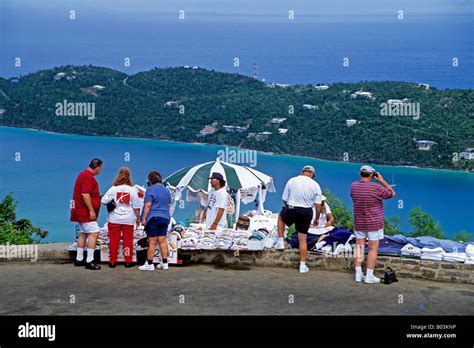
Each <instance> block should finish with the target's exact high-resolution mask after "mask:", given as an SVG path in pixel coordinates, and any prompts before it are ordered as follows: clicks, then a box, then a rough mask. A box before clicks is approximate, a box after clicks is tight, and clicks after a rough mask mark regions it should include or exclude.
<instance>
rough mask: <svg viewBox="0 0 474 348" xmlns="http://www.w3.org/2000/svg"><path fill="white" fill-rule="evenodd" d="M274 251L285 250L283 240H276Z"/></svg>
mask: <svg viewBox="0 0 474 348" xmlns="http://www.w3.org/2000/svg"><path fill="white" fill-rule="evenodd" d="M275 249H276V250H285V241H283V240H280V239H279V240H277V242H276V244H275Z"/></svg>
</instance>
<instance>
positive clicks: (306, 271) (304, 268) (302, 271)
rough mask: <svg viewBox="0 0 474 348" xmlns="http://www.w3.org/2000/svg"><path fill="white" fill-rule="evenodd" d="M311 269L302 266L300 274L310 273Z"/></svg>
mask: <svg viewBox="0 0 474 348" xmlns="http://www.w3.org/2000/svg"><path fill="white" fill-rule="evenodd" d="M308 272H309V268H308V266H306V265H300V273H308Z"/></svg>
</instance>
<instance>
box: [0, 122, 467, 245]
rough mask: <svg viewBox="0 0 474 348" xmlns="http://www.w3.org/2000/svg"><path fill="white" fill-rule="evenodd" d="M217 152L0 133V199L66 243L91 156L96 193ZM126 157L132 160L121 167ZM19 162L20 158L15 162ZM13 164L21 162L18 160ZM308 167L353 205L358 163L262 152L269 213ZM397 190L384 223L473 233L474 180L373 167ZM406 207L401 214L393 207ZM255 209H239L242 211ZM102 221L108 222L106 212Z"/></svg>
mask: <svg viewBox="0 0 474 348" xmlns="http://www.w3.org/2000/svg"><path fill="white" fill-rule="evenodd" d="M221 149H223V147H222V146H215V145H201V144H185V143H175V142H164V141H156V140H144V139H128V138H109V137H90V136H79V135H63V134H53V133H48V132H42V131H35V130H27V129H13V128H5V127H0V196H1V197H2V198H3V196H4V195H5V194H6V193H8V192H12V193H13V195H14V197H15V199H16V200H17V201H18V203H19V207H18V209H17V216H18V218H22V217H26V218H29V219H31V220H32V221H33V223H34V224H35V225H37V226H41V227H43V228H45V229H47V230H49V231H50V235H49V237H48V240H49V241H71V240H72V239H73V238H74V226H73V224H72V223H70V222H69V200H70V199H71V196H72V188H73V184H74V180H75V177H76V175H77V174H78V173H79V172H80V171H81V170H82V169H84V168H85V167H86V166H87V164H88V163H89V160H90V159H91V158H92V157H96V156H97V157H100V158H102V159H103V160H104V169H103V171H102V173H101V174H100V175H99V176H98V177H97V179H98V181H99V185H100V191H101V193H104V192H105V190H106V189H107V188H108V187H109V185H110V184H111V182H112V180H113V178H114V175H115V174H116V171H117V170H118V168H119V167H121V166H128V167H129V168H131V170H132V173H133V178H134V182H135V183H137V184H142V185H143V184H144V183H145V182H146V175H147V173H148V172H149V171H150V170H152V169H153V170H159V171H160V172H161V173H162V174H163V176H167V175H169V174H171V173H172V172H174V171H176V170H178V169H180V168H182V167H185V166H189V165H193V164H198V163H202V162H206V161H212V160H214V159H215V158H217V157H218V151H219V150H221ZM127 153H128V154H129V157H130V161H129V162H127V161H125V159H126V156H127ZM18 155H20V156H21V158H19V157H18ZM16 159H20V160H19V161H16ZM306 164H311V165H313V166H315V167H316V171H317V174H316V179H317V181H318V182H319V183H320V185H321V187H322V188H328V189H330V190H331V191H332V192H333V193H334V194H336V195H337V196H338V197H340V198H341V199H343V200H344V201H345V202H346V203H347V204H349V205H350V204H351V202H350V197H349V185H350V183H351V182H352V181H354V180H357V177H358V175H357V174H358V168H359V166H360V164H354V163H341V162H331V161H322V160H317V159H313V158H304V157H296V156H284V155H282V156H280V155H278V156H277V155H267V154H262V153H259V154H258V156H257V166H256V169H257V170H260V171H262V172H264V173H267V174H269V175H271V176H273V178H274V181H275V186H276V189H277V193H269V194H268V195H267V202H266V208H269V209H272V210H274V211H277V210H279V208H280V206H281V205H280V204H281V203H280V202H281V193H282V191H283V187H284V185H285V184H286V181H287V180H288V179H289V178H290V177H292V176H295V175H297V174H298V172H299V171H300V170H301V168H302V167H303V166H304V165H306ZM375 168H376V169H377V170H379V171H380V172H381V173H382V174H383V175H384V176H385V178H386V179H387V180H388V181H389V182H391V181H392V176H393V179H394V181H395V183H396V187H395V189H396V191H397V197H396V200H390V201H387V203H386V204H385V207H386V216H393V215H398V216H400V217H401V218H402V225H401V227H402V228H404V229H408V228H409V227H408V224H407V215H408V212H409V210H410V209H412V208H413V207H418V206H419V207H422V208H423V209H424V210H425V211H427V212H428V213H430V214H432V215H433V216H434V217H435V218H436V219H437V220H438V221H439V222H440V223H441V226H442V227H443V229H444V231H445V233H446V235H448V236H451V235H453V234H455V233H457V232H459V231H461V230H467V231H470V232H473V231H474V204H473V197H474V174H472V173H464V172H454V171H446V170H432V169H418V168H406V167H390V166H375ZM400 199H401V200H403V209H399V208H398V200H400ZM193 208H194V206H192V205H189V206H187V207H185V208H184V209H178V210H177V212H176V217H177V218H178V219H183V218H186V217H188V216H189V214H190V213H191V212H192V209H193ZM246 208H249V209H251V208H253V205H252V204H249V205H246V206H242V209H243V210H246ZM99 220H100V222H101V223H104V222H105V210H102V211H101V215H100V219H99Z"/></svg>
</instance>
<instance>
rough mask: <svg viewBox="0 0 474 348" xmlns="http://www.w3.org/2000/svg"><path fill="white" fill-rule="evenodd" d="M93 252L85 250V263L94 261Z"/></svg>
mask: <svg viewBox="0 0 474 348" xmlns="http://www.w3.org/2000/svg"><path fill="white" fill-rule="evenodd" d="M94 250H95V249H89V248H87V259H86V262H87V263H89V262H92V261H94Z"/></svg>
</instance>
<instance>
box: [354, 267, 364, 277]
mask: <svg viewBox="0 0 474 348" xmlns="http://www.w3.org/2000/svg"><path fill="white" fill-rule="evenodd" d="M355 270H356V275H359V274H360V275H362V267H360V266H359V267H356V268H355Z"/></svg>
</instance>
